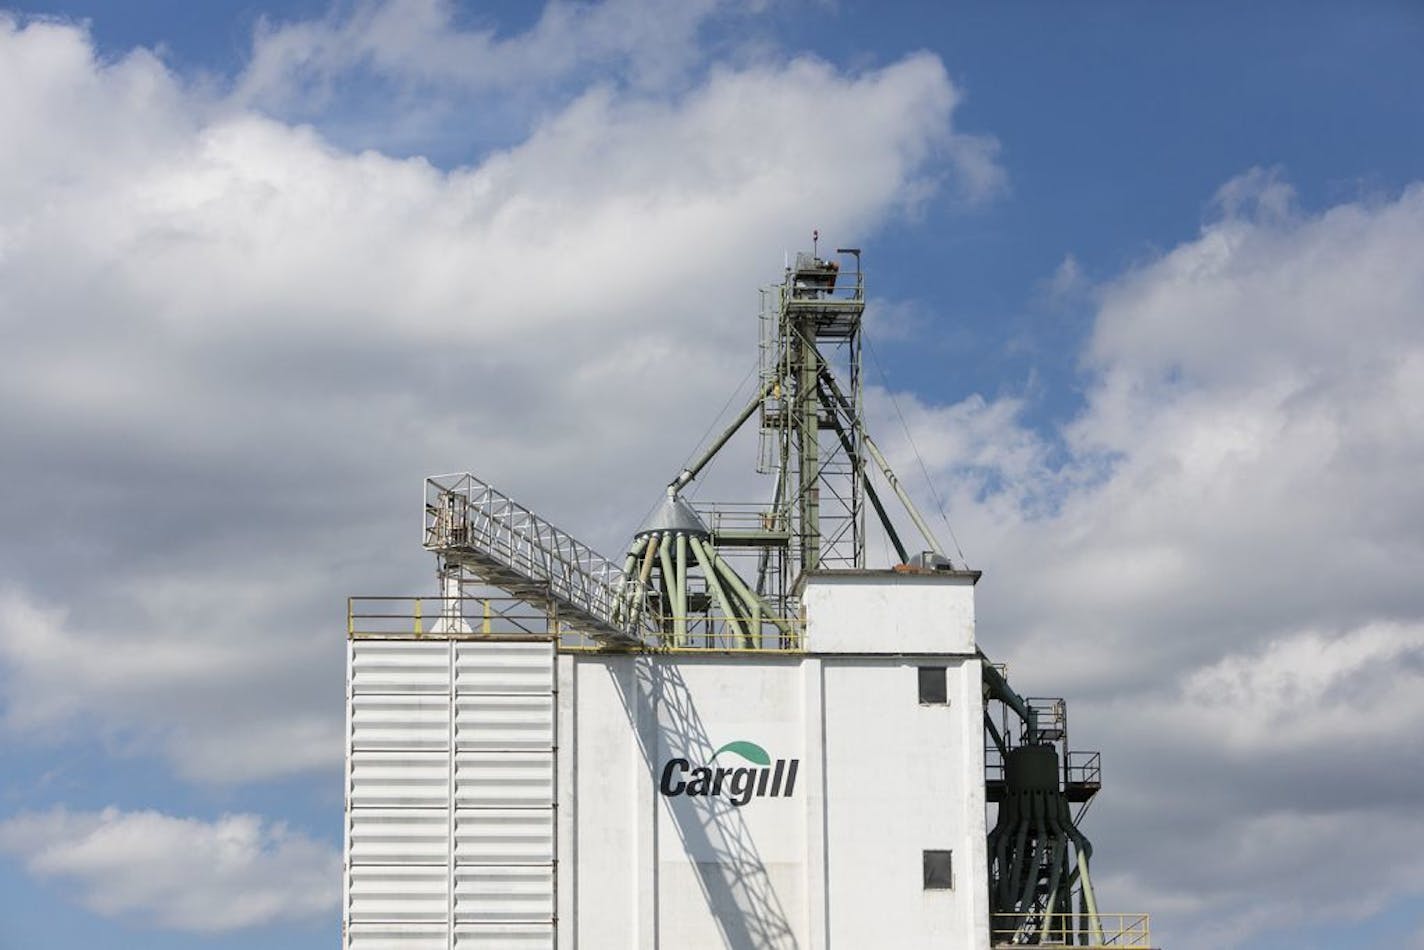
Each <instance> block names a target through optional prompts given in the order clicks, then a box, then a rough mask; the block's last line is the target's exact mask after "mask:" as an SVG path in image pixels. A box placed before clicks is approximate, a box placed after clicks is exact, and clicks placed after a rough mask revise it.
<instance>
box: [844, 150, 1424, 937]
mask: <svg viewBox="0 0 1424 950" xmlns="http://www.w3.org/2000/svg"><path fill="white" fill-rule="evenodd" d="M1222 196H1223V197H1222V198H1221V199H1220V200H1219V201H1218V203H1217V205H1218V217H1216V218H1215V219H1213V220H1212V221H1210V222H1209V223H1208V224H1207V225H1205V226H1204V227H1203V229H1202V232H1201V234H1200V235H1199V236H1198V237H1197V238H1195V239H1193V240H1190V241H1187V242H1184V243H1183V244H1182V245H1180V246H1178V247H1176V248H1174V249H1172V250H1171V251H1170V252H1168V253H1166V254H1164V255H1163V256H1162V257H1161V258H1160V259H1157V260H1154V261H1151V262H1148V263H1146V264H1144V265H1143V266H1141V267H1139V268H1136V269H1134V270H1133V271H1130V272H1128V273H1126V274H1124V275H1121V276H1120V277H1118V278H1117V279H1115V280H1111V281H1108V282H1106V283H1105V284H1103V285H1102V286H1101V287H1099V288H1098V292H1099V293H1100V295H1101V297H1100V299H1101V306H1100V309H1099V312H1098V315H1097V319H1096V322H1095V325H1094V331H1093V335H1092V338H1091V341H1090V344H1089V346H1088V349H1087V352H1086V357H1085V369H1086V370H1087V374H1088V375H1087V380H1088V387H1087V390H1086V394H1085V404H1084V407H1083V409H1082V410H1081V411H1080V412H1079V413H1078V414H1077V415H1076V416H1075V418H1074V419H1073V421H1072V422H1071V424H1070V425H1068V426H1066V427H1065V428H1064V429H1063V430H1062V432H1061V433H1060V434H1061V439H1058V440H1054V439H1049V438H1046V437H1045V436H1043V435H1042V434H1041V433H1039V432H1037V431H1035V430H1034V429H1033V428H1031V427H1030V426H1029V425H1028V424H1027V422H1026V421H1025V414H1026V412H1027V410H1028V408H1029V406H1028V404H1027V403H1025V402H1023V401H1021V400H1017V399H1013V398H1005V399H999V400H995V401H984V400H982V399H980V398H978V397H975V398H972V399H969V400H966V401H964V402H962V403H960V404H958V405H954V406H933V405H924V404H921V403H920V402H918V401H917V400H915V399H914V398H913V397H911V396H909V395H907V394H901V395H900V397H899V398H900V401H901V406H902V408H903V407H908V408H907V409H906V413H905V414H906V418H907V421H908V422H909V424H910V426H911V428H912V430H913V431H914V433H915V441H916V443H917V444H918V446H919V448H920V450H921V452H922V453H923V454H924V455H925V457H926V460H927V462H928V463H929V465H930V467H931V469H932V471H933V472H935V473H937V474H938V475H939V476H940V477H941V478H942V479H943V480H944V481H946V482H948V483H950V484H952V485H954V486H955V487H954V490H953V491H952V493H951V497H950V499H949V508H950V511H951V514H952V516H953V517H954V519H955V527H956V529H957V531H958V533H959V534H960V536H961V537H963V538H965V539H966V543H967V545H968V546H969V547H970V553H971V555H972V560H973V563H974V566H976V567H980V568H983V569H985V572H986V573H985V577H984V580H983V581H982V582H981V584H980V596H981V602H980V609H979V612H978V613H979V618H980V636H981V642H982V643H983V644H984V646H985V648H986V649H987V650H988V651H989V652H990V654H991V655H992V656H994V657H995V658H996V659H1003V660H1006V661H1008V663H1009V665H1010V669H1011V670H1012V671H1013V677H1014V680H1015V682H1016V683H1017V684H1018V685H1019V686H1020V687H1021V688H1023V689H1025V690H1027V691H1029V692H1032V693H1043V692H1052V693H1063V694H1065V695H1067V696H1068V697H1069V699H1070V711H1071V712H1072V713H1073V717H1072V718H1073V730H1072V735H1073V736H1074V738H1075V742H1076V743H1077V744H1079V745H1082V746H1084V747H1089V748H1102V749H1103V750H1104V755H1105V761H1106V775H1107V776H1108V779H1107V781H1108V786H1107V790H1106V791H1105V793H1104V801H1103V802H1102V803H1101V804H1099V805H1098V806H1096V807H1095V809H1094V811H1093V813H1092V817H1091V818H1090V820H1089V827H1088V832H1089V835H1090V836H1091V837H1093V838H1094V840H1095V842H1096V843H1097V844H1098V845H1099V851H1098V861H1099V867H1100V868H1101V869H1102V871H1101V874H1102V875H1103V879H1104V881H1105V884H1104V890H1105V894H1104V896H1103V900H1104V901H1105V902H1114V901H1115V900H1116V897H1115V895H1117V894H1122V895H1124V896H1125V898H1128V897H1130V898H1131V901H1130V903H1131V905H1132V906H1131V907H1130V908H1129V909H1136V908H1138V907H1143V908H1146V909H1152V908H1154V907H1156V908H1158V909H1159V918H1160V919H1159V921H1158V923H1159V924H1160V928H1159V929H1161V931H1162V933H1163V936H1164V937H1165V938H1166V939H1167V940H1168V942H1170V943H1171V944H1172V945H1173V946H1201V947H1221V946H1244V945H1250V944H1251V942H1252V939H1253V937H1252V935H1253V934H1256V933H1258V932H1260V931H1261V930H1263V929H1270V928H1273V927H1276V926H1278V925H1279V922H1280V921H1281V920H1284V919H1290V918H1292V917H1293V916H1294V915H1300V914H1306V915H1307V916H1308V919H1311V920H1324V919H1329V918H1331V917H1335V918H1343V919H1357V918H1360V917H1362V916H1364V915H1367V914H1369V913H1372V912H1375V911H1377V910H1379V909H1380V907H1381V906H1382V905H1383V902H1384V901H1386V900H1388V899H1390V898H1392V897H1402V896H1406V895H1409V894H1415V893H1417V886H1416V885H1415V884H1414V883H1413V882H1415V881H1417V880H1418V879H1419V877H1420V875H1419V868H1418V866H1417V857H1416V855H1415V854H1414V851H1415V850H1417V849H1411V848H1408V847H1400V846H1398V843H1399V842H1400V841H1401V840H1412V839H1411V838H1410V835H1411V832H1410V831H1401V830H1400V829H1401V828H1402V827H1407V826H1408V823H1409V821H1411V820H1412V819H1411V818H1410V817H1409V816H1412V815H1414V814H1418V812H1419V810H1420V807H1421V806H1424V800H1421V798H1420V793H1419V791H1418V789H1417V788H1416V787H1415V786H1414V785H1413V784H1411V783H1410V782H1409V781H1408V780H1407V778H1405V776H1408V775H1412V774H1416V773H1418V772H1420V770H1421V769H1424V745H1421V743H1420V741H1419V739H1418V737H1417V736H1416V735H1415V734H1414V733H1415V728H1414V724H1415V723H1417V722H1418V721H1419V719H1420V718H1421V716H1424V707H1421V701H1420V699H1419V697H1421V696H1424V633H1421V631H1424V589H1421V588H1420V586H1419V584H1418V578H1419V576H1421V573H1424V489H1421V487H1420V482H1419V479H1418V478H1417V475H1416V473H1417V472H1419V471H1421V470H1424V398H1421V397H1424V321H1421V320H1420V319H1419V314H1420V313H1424V270H1421V269H1420V268H1419V267H1418V266H1417V263H1416V262H1417V261H1418V260H1420V259H1424V186H1421V185H1415V186H1412V187H1410V188H1407V189H1406V190H1404V192H1403V193H1401V194H1400V195H1398V196H1397V197H1396V198H1394V199H1393V200H1389V201H1376V202H1359V203H1352V204H1345V205H1340V206H1338V207H1334V208H1330V209H1328V210H1326V211H1324V212H1322V213H1319V214H1306V213H1304V212H1302V211H1300V210H1299V209H1297V208H1296V207H1294V205H1293V204H1292V198H1291V194H1290V189H1289V187H1288V186H1287V185H1285V184H1283V183H1282V182H1280V181H1279V179H1278V178H1275V177H1273V176H1270V175H1266V174H1261V173H1252V174H1248V175H1247V176H1244V177H1243V178H1242V179H1240V180H1238V181H1235V182H1232V183H1229V184H1228V185H1227V186H1226V187H1225V188H1223V190H1222ZM873 406H874V403H872V407H873ZM893 424H894V423H893V422H892V425H893ZM879 431H881V432H882V433H889V432H894V429H893V428H888V429H887V428H886V427H885V426H882V427H881V428H880V430H879ZM885 441H886V442H887V443H888V444H889V446H890V447H891V448H892V449H893V454H894V455H895V456H896V457H897V458H900V459H902V460H903V461H902V462H901V465H900V467H901V469H902V471H913V462H912V461H911V459H912V456H911V455H910V454H909V453H908V451H907V449H906V446H905V445H904V442H903V440H897V439H896V438H894V437H893V436H886V437H885ZM911 481H912V482H914V481H918V479H911ZM1400 822H1405V825H1401V824H1400ZM1366 826H1368V828H1366ZM1376 829H1393V830H1388V831H1377V830H1376ZM1413 834H1414V837H1415V838H1417V830H1416V832H1414V833H1413ZM1287 839H1290V842H1289V843H1290V846H1289V848H1283V842H1285V841H1286V840H1287ZM1317 868H1320V869H1325V868H1328V869H1329V871H1328V874H1327V873H1326V872H1324V871H1319V872H1317ZM1129 878H1130V880H1129ZM1209 921H1210V923H1208V922H1209Z"/></svg>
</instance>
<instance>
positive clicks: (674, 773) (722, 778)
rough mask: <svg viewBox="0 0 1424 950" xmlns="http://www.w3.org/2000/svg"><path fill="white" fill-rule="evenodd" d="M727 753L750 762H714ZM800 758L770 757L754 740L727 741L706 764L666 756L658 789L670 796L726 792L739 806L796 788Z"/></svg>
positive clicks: (694, 795) (786, 796)
mask: <svg viewBox="0 0 1424 950" xmlns="http://www.w3.org/2000/svg"><path fill="white" fill-rule="evenodd" d="M723 753H726V754H727V755H728V756H729V757H730V756H737V757H739V758H741V759H743V760H745V761H747V762H750V763H751V765H749V766H748V765H728V764H726V763H727V762H728V759H723V760H722V762H723V764H721V765H716V764H713V763H716V762H717V757H718V756H720V755H722V754H723ZM800 766H801V760H800V759H777V760H776V762H775V763H773V762H772V761H771V756H769V755H767V754H766V750H765V749H763V748H762V747H761V746H759V745H757V744H756V743H755V742H747V741H746V740H738V741H736V742H729V743H727V744H726V745H724V746H722V748H720V749H718V750H717V751H716V752H714V753H712V758H711V759H710V760H709V761H708V764H707V765H696V766H694V765H693V764H692V763H691V762H689V761H688V760H687V759H681V758H678V759H669V760H668V763H667V765H665V766H663V777H662V781H661V782H660V783H659V784H658V790H659V791H661V792H662V793H663V794H664V795H666V796H668V797H669V798H677V797H678V796H679V795H687V796H690V797H698V796H703V797H707V796H714V795H726V796H727V797H728V798H729V799H731V802H732V804H733V805H736V806H737V807H738V808H740V807H741V806H743V805H745V804H746V803H747V802H749V801H751V800H752V799H753V798H790V797H791V795H792V793H793V792H795V791H796V770H797V769H798V768H800Z"/></svg>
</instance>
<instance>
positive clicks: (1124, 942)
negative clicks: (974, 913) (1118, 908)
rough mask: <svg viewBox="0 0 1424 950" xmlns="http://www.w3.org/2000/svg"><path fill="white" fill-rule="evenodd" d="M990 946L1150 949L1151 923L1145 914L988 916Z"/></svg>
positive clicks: (1096, 949) (1115, 949)
mask: <svg viewBox="0 0 1424 950" xmlns="http://www.w3.org/2000/svg"><path fill="white" fill-rule="evenodd" d="M989 929H990V936H991V939H990V941H989V942H990V943H991V944H992V945H993V946H994V947H996V948H998V947H1024V946H1035V947H1077V948H1079V950H1108V948H1112V950H1118V948H1121V947H1139V948H1147V950H1150V948H1151V947H1152V924H1151V918H1150V917H1149V916H1148V915H1147V914H1098V915H1096V916H1095V917H1091V918H1083V917H1078V918H1076V919H1075V918H1071V917H1069V916H1067V915H1060V914H1053V915H1050V916H1049V917H1047V919H1046V920H1045V918H1044V917H1043V916H1042V915H1037V916H1035V915H1031V914H1030V915H1027V916H1026V915H1024V914H991V915H990V919H989Z"/></svg>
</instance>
